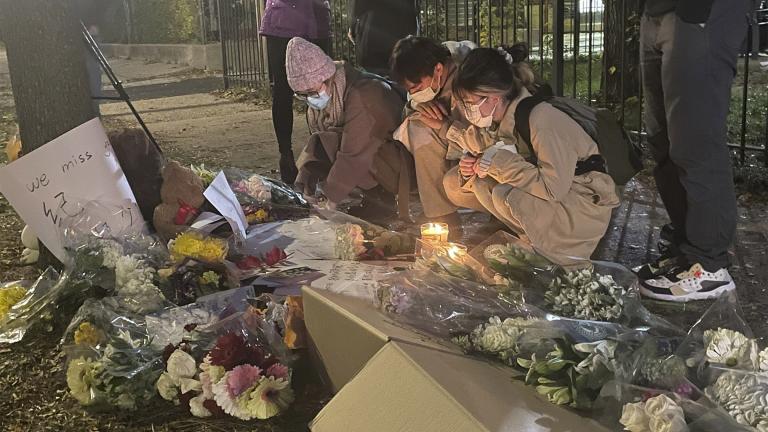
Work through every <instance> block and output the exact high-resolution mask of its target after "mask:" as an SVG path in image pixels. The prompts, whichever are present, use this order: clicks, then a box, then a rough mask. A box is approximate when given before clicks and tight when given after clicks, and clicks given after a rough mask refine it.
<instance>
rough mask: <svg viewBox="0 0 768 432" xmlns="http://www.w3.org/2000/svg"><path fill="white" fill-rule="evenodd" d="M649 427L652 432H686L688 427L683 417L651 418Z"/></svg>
mask: <svg viewBox="0 0 768 432" xmlns="http://www.w3.org/2000/svg"><path fill="white" fill-rule="evenodd" d="M649 425H650V427H651V430H652V431H653V432H688V425H687V424H686V423H685V419H684V418H683V417H671V418H666V417H653V418H651V422H650V423H649Z"/></svg>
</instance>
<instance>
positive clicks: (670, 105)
mask: <svg viewBox="0 0 768 432" xmlns="http://www.w3.org/2000/svg"><path fill="white" fill-rule="evenodd" d="M689 2H690V0H689ZM681 3H682V2H681ZM750 6H751V1H750V0H714V2H713V4H712V9H711V12H710V14H709V17H708V18H707V17H704V18H699V19H693V20H692V19H690V17H686V16H685V13H684V12H682V11H681V8H680V6H678V12H677V13H675V12H671V13H668V14H666V15H663V16H660V17H649V16H644V17H643V19H642V22H641V28H640V33H641V38H640V39H641V42H640V43H641V52H640V63H641V68H642V78H643V87H644V89H645V121H646V129H647V131H648V141H649V143H650V145H651V150H652V152H653V156H654V158H655V159H656V163H657V166H656V169H655V171H654V176H655V178H656V184H657V186H658V188H659V194H660V195H661V198H662V201H663V202H664V206H665V207H666V209H667V212H668V213H669V217H670V219H671V221H672V225H673V226H674V227H675V231H676V233H678V236H677V239H676V243H677V245H676V246H678V247H679V250H680V252H681V253H682V254H683V255H684V256H685V257H686V258H687V259H688V261H689V262H691V263H700V264H701V265H703V266H704V268H706V269H707V270H710V271H714V270H717V269H719V268H722V267H727V266H728V264H729V258H728V247H729V246H730V244H731V243H732V242H733V238H734V235H735V232H736V194H735V190H734V185H733V172H732V167H731V160H730V153H729V151H728V147H727V145H726V138H727V123H726V121H727V117H728V108H729V105H730V96H731V85H732V84H733V78H734V76H735V73H736V60H737V55H738V51H739V47H740V46H741V43H742V41H743V39H744V36H745V34H746V33H745V32H746V29H747V20H746V15H747V12H748V10H749V8H750ZM703 20H705V21H704V22H700V21H703Z"/></svg>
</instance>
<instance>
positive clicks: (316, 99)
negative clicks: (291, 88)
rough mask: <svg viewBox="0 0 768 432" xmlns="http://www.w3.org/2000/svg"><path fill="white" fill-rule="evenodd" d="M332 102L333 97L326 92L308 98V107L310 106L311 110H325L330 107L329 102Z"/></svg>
mask: <svg viewBox="0 0 768 432" xmlns="http://www.w3.org/2000/svg"><path fill="white" fill-rule="evenodd" d="M330 101H331V95H329V94H328V93H326V92H325V91H322V92H320V93H318V94H317V96H309V97H307V105H309V107H310V108H314V109H316V110H322V109H325V107H327V106H328V102H330Z"/></svg>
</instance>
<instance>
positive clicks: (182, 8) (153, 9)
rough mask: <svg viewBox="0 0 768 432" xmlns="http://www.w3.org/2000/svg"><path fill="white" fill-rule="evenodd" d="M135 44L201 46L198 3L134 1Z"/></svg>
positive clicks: (162, 0) (190, 0)
mask: <svg viewBox="0 0 768 432" xmlns="http://www.w3.org/2000/svg"><path fill="white" fill-rule="evenodd" d="M133 32H134V43H190V42H200V16H199V14H198V2H197V0H136V1H135V2H134V10H133Z"/></svg>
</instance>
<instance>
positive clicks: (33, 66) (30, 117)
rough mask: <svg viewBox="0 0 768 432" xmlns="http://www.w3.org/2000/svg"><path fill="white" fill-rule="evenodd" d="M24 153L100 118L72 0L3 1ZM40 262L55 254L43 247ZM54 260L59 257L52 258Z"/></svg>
mask: <svg viewBox="0 0 768 432" xmlns="http://www.w3.org/2000/svg"><path fill="white" fill-rule="evenodd" d="M0 39H1V40H3V41H4V42H5V48H6V53H7V55H8V68H9V71H10V77H11V87H12V89H13V98H14V101H15V104H16V117H17V119H18V123H19V131H20V135H21V142H22V155H24V154H27V153H29V152H31V151H34V150H35V149H37V148H39V147H41V146H43V145H44V144H45V143H47V142H49V141H51V140H53V139H54V138H56V137H58V136H60V135H62V134H64V133H65V132H68V131H69V130H71V129H74V128H75V127H77V126H79V125H81V124H83V123H85V122H87V121H89V120H91V119H92V118H94V117H96V113H95V111H94V106H93V103H92V101H91V95H90V90H89V87H88V76H87V69H86V63H85V61H86V55H90V54H89V53H88V52H87V51H86V46H85V43H84V41H83V37H82V34H81V31H80V21H79V19H78V18H77V16H76V13H75V8H74V2H73V1H50V0H0ZM41 252H43V253H41V260H40V264H41V265H46V264H50V263H51V262H49V260H50V259H51V258H52V255H51V254H50V253H45V252H46V251H44V248H41ZM53 260H54V261H55V258H53Z"/></svg>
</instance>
